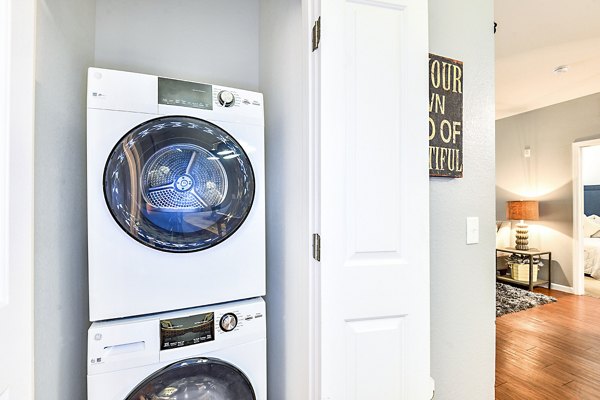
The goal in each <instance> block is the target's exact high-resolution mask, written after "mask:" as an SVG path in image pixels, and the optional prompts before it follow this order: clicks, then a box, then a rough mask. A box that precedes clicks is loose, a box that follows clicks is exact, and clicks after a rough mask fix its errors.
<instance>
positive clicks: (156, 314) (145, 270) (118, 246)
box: [87, 68, 266, 400]
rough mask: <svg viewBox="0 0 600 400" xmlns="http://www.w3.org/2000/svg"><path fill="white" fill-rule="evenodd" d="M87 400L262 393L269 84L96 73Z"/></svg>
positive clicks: (91, 99) (91, 118)
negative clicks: (261, 87) (264, 91)
mask: <svg viewBox="0 0 600 400" xmlns="http://www.w3.org/2000/svg"><path fill="white" fill-rule="evenodd" d="M87 102H88V111H87V118H88V134H87V146H88V152H87V154H88V162H87V167H88V169H87V177H88V187H87V191H88V192H87V198H88V243H89V244H88V247H89V249H88V250H89V289H90V293H89V299H90V300H89V301H90V320H91V321H92V322H93V323H92V326H91V327H90V329H89V332H88V399H89V400H150V399H152V400H155V399H160V400H179V399H198V400H200V399H207V400H208V399H211V400H225V399H227V400H232V399H235V400H264V399H266V324H265V305H264V301H263V300H262V298H261V297H260V296H263V295H264V294H265V188H264V117H263V102H262V95H261V94H260V93H254V92H249V91H244V90H238V89H233V88H228V87H222V86H217V85H210V84H203V83H197V82H187V81H181V80H175V79H168V78H163V77H158V76H151V75H144V74H136V73H131V72H122V71H113V70H106V69H98V68H90V69H89V72H88V94H87Z"/></svg>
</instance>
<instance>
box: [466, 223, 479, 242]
mask: <svg viewBox="0 0 600 400" xmlns="http://www.w3.org/2000/svg"><path fill="white" fill-rule="evenodd" d="M476 243H479V217H467V244H476Z"/></svg>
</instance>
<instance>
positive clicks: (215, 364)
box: [125, 358, 256, 400]
mask: <svg viewBox="0 0 600 400" xmlns="http://www.w3.org/2000/svg"><path fill="white" fill-rule="evenodd" d="M184 399H186V400H191V399H193V400H256V395H255V394H254V389H252V385H251V383H250V381H249V380H248V378H247V377H246V375H244V373H243V372H242V371H240V370H239V369H237V368H236V367H234V366H233V365H231V364H228V363H226V362H224V361H221V360H217V359H213V358H189V359H187V360H183V361H178V362H176V363H174V364H171V365H169V366H168V367H165V368H164V369H162V370H160V371H157V372H155V373H154V374H152V375H150V376H149V377H148V378H146V379H145V380H144V381H143V382H142V383H140V384H139V385H138V386H137V387H136V388H135V389H133V391H132V392H131V393H130V394H129V396H127V397H126V398H125V400H184Z"/></svg>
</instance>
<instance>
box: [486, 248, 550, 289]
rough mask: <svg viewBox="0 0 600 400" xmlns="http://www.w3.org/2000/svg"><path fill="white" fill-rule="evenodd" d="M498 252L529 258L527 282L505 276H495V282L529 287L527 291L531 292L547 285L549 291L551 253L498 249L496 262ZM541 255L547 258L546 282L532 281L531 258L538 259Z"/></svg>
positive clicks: (534, 250) (536, 250)
mask: <svg viewBox="0 0 600 400" xmlns="http://www.w3.org/2000/svg"><path fill="white" fill-rule="evenodd" d="M498 252H501V253H510V254H518V255H521V256H525V257H528V258H529V282H526V281H519V280H516V279H513V278H511V277H510V276H506V275H496V280H497V281H500V282H506V283H512V284H515V285H522V286H529V290H530V291H532V290H533V288H534V287H535V286H542V285H545V284H548V289H550V285H551V284H552V252H550V251H541V250H538V249H529V250H517V249H515V248H513V247H500V248H497V249H496V261H497V258H498ZM543 255H547V256H548V280H540V279H538V280H536V281H533V257H535V256H539V257H540V259H541V257H542V256H543Z"/></svg>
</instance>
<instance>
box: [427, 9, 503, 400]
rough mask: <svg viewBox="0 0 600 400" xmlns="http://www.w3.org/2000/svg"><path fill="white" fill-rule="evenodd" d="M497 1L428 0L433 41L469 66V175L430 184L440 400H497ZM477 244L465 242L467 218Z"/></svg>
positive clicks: (434, 350) (434, 363)
mask: <svg viewBox="0 0 600 400" xmlns="http://www.w3.org/2000/svg"><path fill="white" fill-rule="evenodd" d="M493 15H494V14H493V1H491V0H488V1H480V0H463V1H459V0H451V1H448V0H430V1H429V35H430V36H429V44H430V51H431V52H432V53H435V54H439V55H443V56H446V57H450V58H455V59H458V60H461V61H463V62H464V82H463V88H464V93H463V96H464V97H463V98H464V111H463V120H464V125H463V135H464V136H463V141H464V142H463V146H464V178H462V179H447V178H431V179H430V228H431V367H432V376H433V378H434V379H435V386H436V390H435V398H436V400H456V399H461V400H482V399H493V398H494V370H495V362H494V355H495V325H494V323H495V283H494V280H495V271H494V268H495V267H494V261H493V259H494V248H495V224H494V218H495V217H494V204H495V201H494V199H495V195H494V39H493V21H494V17H493ZM471 216H474V217H479V228H480V243H479V244H475V245H466V244H465V243H466V218H467V217H471Z"/></svg>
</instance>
